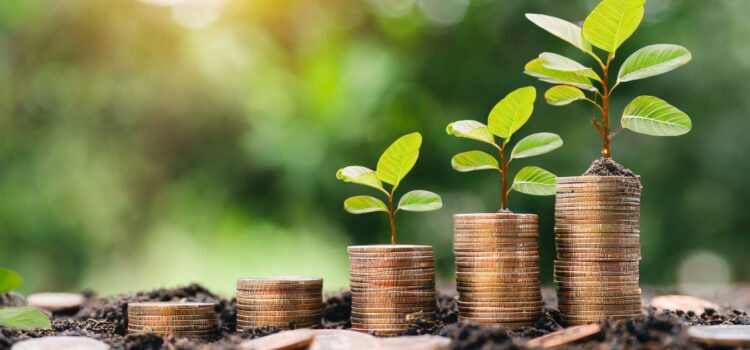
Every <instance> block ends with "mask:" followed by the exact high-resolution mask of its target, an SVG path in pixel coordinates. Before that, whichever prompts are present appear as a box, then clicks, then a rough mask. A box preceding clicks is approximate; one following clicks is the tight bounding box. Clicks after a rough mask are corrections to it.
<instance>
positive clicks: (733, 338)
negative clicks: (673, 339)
mask: <svg viewBox="0 0 750 350" xmlns="http://www.w3.org/2000/svg"><path fill="white" fill-rule="evenodd" d="M687 334H688V337H689V338H690V339H691V340H693V341H694V342H696V343H700V344H703V345H708V346H725V347H746V346H750V326H748V325H716V326H692V327H690V328H688V330H687Z"/></svg>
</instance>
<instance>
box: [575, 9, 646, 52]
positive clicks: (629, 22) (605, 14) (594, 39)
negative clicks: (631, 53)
mask: <svg viewBox="0 0 750 350" xmlns="http://www.w3.org/2000/svg"><path fill="white" fill-rule="evenodd" d="M645 2H646V0H604V1H602V2H601V3H599V5H597V6H596V8H594V11H591V14H589V16H588V17H586V21H585V22H584V23H583V36H584V37H586V40H588V41H589V42H590V43H591V44H592V45H594V46H596V47H598V48H600V49H602V50H604V51H607V52H609V53H614V52H615V51H617V48H618V47H620V45H621V44H622V43H623V42H624V41H625V40H626V39H627V38H629V37H630V35H631V34H633V32H635V29H636V28H638V25H640V24H641V20H642V19H643V4H644V3H645Z"/></svg>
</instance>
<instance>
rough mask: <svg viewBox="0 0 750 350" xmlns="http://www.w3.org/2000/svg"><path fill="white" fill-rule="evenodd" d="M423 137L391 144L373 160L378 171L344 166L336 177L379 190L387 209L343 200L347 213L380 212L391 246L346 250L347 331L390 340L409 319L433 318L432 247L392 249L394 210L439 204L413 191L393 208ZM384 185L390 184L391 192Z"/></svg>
mask: <svg viewBox="0 0 750 350" xmlns="http://www.w3.org/2000/svg"><path fill="white" fill-rule="evenodd" d="M421 144H422V136H421V135H420V134H419V133H412V134H408V135H405V136H402V137H401V138H399V139H398V140H396V141H395V142H394V143H393V144H392V145H391V146H390V147H388V149H386V150H385V152H384V153H383V155H382V156H381V157H380V160H379V161H378V165H377V170H370V169H368V168H365V167H361V166H349V167H346V168H343V169H341V170H339V171H338V173H337V174H336V177H337V178H338V179H339V180H343V181H345V182H353V183H357V184H361V185H365V186H369V187H372V188H375V189H377V190H379V191H380V192H383V193H384V194H385V195H386V196H387V198H388V205H387V206H386V204H385V203H383V202H382V201H381V200H379V199H377V198H374V197H370V196H357V197H352V198H349V199H347V200H346V201H345V202H344V208H345V209H346V210H347V211H348V212H350V213H352V214H361V213H370V212H385V213H387V214H388V217H389V219H390V227H391V244H389V245H365V246H351V247H349V248H348V251H349V263H350V277H349V286H350V288H351V292H352V316H351V321H352V329H353V330H357V331H362V332H367V333H373V334H375V335H378V336H394V335H398V334H401V333H403V332H404V331H406V330H407V329H408V327H409V322H410V320H412V319H414V320H417V319H422V320H431V319H433V318H434V317H435V298H436V295H435V269H434V264H435V263H434V256H433V251H432V247H431V246H423V245H397V244H396V235H395V223H394V217H395V215H396V213H397V212H398V211H399V210H406V211H430V210H436V209H440V208H441V207H442V205H443V203H442V201H441V199H440V196H438V195H437V194H435V193H432V192H428V191H422V190H416V191H411V192H408V193H406V194H404V195H403V196H402V197H401V199H400V200H399V201H398V205H397V206H396V207H395V208H394V205H393V202H394V193H395V191H396V188H397V187H398V185H399V183H400V182H401V180H402V179H403V178H404V177H405V176H406V174H408V173H409V171H410V170H411V169H412V167H414V164H416V162H417V158H418V157H419V148H420V146H421ZM383 182H385V183H387V184H389V185H391V189H390V191H387V190H385V189H384V188H383Z"/></svg>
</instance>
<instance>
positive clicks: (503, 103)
mask: <svg viewBox="0 0 750 350" xmlns="http://www.w3.org/2000/svg"><path fill="white" fill-rule="evenodd" d="M535 100H536V89H535V88H534V87H531V86H527V87H523V88H520V89H517V90H515V91H513V92H511V93H510V94H508V95H507V96H505V98H503V99H502V100H500V102H498V103H497V105H495V107H494V108H492V111H490V115H489V117H488V118H487V125H484V124H482V123H480V122H478V121H474V120H460V121H457V122H453V123H451V124H449V125H448V128H446V131H447V132H448V134H450V135H454V136H458V137H465V138H468V139H472V140H477V141H482V142H485V143H488V144H490V145H492V146H493V147H495V148H496V149H497V150H498V152H500V162H499V163H498V161H497V159H496V158H495V157H493V156H492V155H490V154H487V153H485V152H482V151H469V152H464V153H459V154H457V155H455V156H454V157H453V159H451V165H452V166H453V169H456V170H458V171H461V172H467V171H474V170H486V169H490V170H493V169H494V170H497V171H499V172H500V175H501V177H502V209H503V210H505V209H508V194H510V191H512V190H516V191H518V192H522V193H526V194H531V195H537V196H549V195H553V194H555V179H556V176H555V174H552V173H551V172H549V171H547V170H544V169H542V168H539V167H535V166H527V167H525V168H523V169H521V171H519V172H518V174H516V177H515V178H514V179H513V185H512V186H511V187H510V189H508V188H507V184H508V164H510V162H511V161H512V160H513V159H519V158H527V157H532V156H538V155H540V154H544V153H547V152H550V151H553V150H555V149H558V148H560V146H562V144H563V142H562V139H561V138H560V136H558V135H556V134H552V133H548V132H542V133H537V134H532V135H529V136H526V137H524V138H523V139H521V141H518V143H516V145H515V146H514V147H513V150H512V151H511V152H510V157H508V158H507V161H506V157H505V148H506V147H507V146H508V142H510V138H511V136H513V134H514V133H515V132H516V131H518V129H520V128H521V127H522V126H523V125H524V124H526V121H528V120H529V118H530V117H531V113H532V112H533V111H534V101H535ZM495 136H497V137H499V138H502V139H503V142H502V145H498V144H497V143H495Z"/></svg>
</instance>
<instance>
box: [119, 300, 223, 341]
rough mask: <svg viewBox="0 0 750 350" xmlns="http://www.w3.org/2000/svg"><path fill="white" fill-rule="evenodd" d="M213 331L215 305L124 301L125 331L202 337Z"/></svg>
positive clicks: (214, 325) (214, 326)
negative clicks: (125, 307) (126, 303)
mask: <svg viewBox="0 0 750 350" xmlns="http://www.w3.org/2000/svg"><path fill="white" fill-rule="evenodd" d="M215 332H216V304H214V303H191V302H145V303H129V304H128V333H156V334H158V335H171V336H175V337H192V338H206V337H209V336H211V335H212V334H214V333H215Z"/></svg>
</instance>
